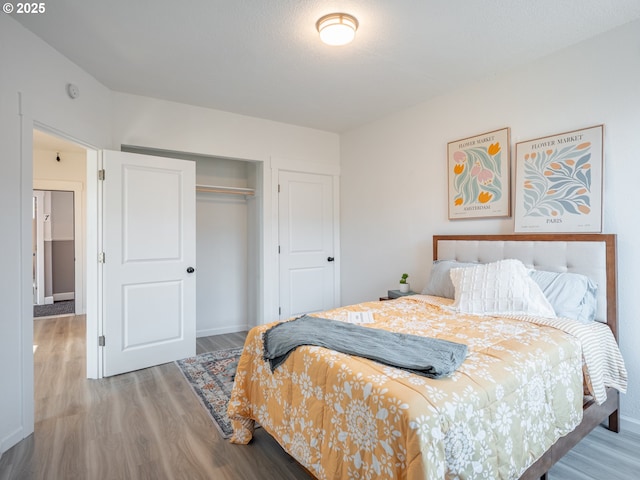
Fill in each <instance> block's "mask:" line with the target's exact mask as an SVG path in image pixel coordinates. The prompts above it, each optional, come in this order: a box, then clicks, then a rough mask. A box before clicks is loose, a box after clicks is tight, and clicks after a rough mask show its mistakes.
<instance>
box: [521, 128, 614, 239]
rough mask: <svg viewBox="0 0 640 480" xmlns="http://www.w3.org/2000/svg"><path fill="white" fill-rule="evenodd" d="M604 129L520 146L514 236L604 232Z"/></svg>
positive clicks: (573, 132) (586, 130) (566, 134)
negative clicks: (519, 234) (521, 233)
mask: <svg viewBox="0 0 640 480" xmlns="http://www.w3.org/2000/svg"><path fill="white" fill-rule="evenodd" d="M603 136H604V125H596V126H593V127H589V128H584V129H582V130H574V131H571V132H565V133H559V134H557V135H552V136H549V137H542V138H536V139H534V140H527V141H526V142H519V143H517V144H516V184H515V231H516V232H527V233H536V232H546V233H549V232H553V233H572V232H576V233H597V232H601V231H602V172H603Z"/></svg>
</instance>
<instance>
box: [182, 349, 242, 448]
mask: <svg viewBox="0 0 640 480" xmlns="http://www.w3.org/2000/svg"><path fill="white" fill-rule="evenodd" d="M241 353H242V347H239V348H230V349H227V350H216V351H215V352H209V353H201V354H200V355H196V356H195V357H190V358H185V359H184V360H177V361H176V365H178V368H180V371H181V372H182V374H183V375H184V378H186V379H187V382H189V385H191V388H192V389H193V391H194V393H195V394H196V395H197V396H198V398H199V399H200V402H201V403H202V405H204V407H205V408H206V409H207V411H208V412H209V415H210V416H211V418H212V419H213V423H214V425H215V426H216V427H218V430H219V431H220V434H221V435H222V437H223V438H229V437H231V435H232V434H233V428H232V427H231V421H230V420H229V417H227V404H228V403H229V398H230V397H231V389H232V388H233V378H234V376H235V374H236V368H237V366H238V360H239V359H240V354H241Z"/></svg>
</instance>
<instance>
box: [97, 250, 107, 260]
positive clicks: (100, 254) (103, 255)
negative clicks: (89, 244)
mask: <svg viewBox="0 0 640 480" xmlns="http://www.w3.org/2000/svg"><path fill="white" fill-rule="evenodd" d="M106 258H107V257H106V255H105V254H104V252H100V253H99V254H98V263H104V262H106Z"/></svg>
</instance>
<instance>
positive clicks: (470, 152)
mask: <svg viewBox="0 0 640 480" xmlns="http://www.w3.org/2000/svg"><path fill="white" fill-rule="evenodd" d="M509 137H510V130H509V128H503V129H501V130H495V131H493V132H487V133H483V134H481V135H476V136H475V137H469V138H463V139H462V140H456V141H454V142H449V143H448V145H447V172H448V173H447V175H448V177H449V220H457V219H464V218H479V217H508V216H509V215H510V214H511V212H510V208H509V207H510V203H511V198H510V195H509V186H510V175H511V174H510V172H509V166H510V158H509V153H510V139H509Z"/></svg>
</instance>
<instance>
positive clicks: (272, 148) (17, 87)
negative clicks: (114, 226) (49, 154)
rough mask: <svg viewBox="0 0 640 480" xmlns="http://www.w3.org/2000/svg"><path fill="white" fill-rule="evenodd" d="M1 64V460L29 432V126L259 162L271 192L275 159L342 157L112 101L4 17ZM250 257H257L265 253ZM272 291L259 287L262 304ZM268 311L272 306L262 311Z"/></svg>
mask: <svg viewBox="0 0 640 480" xmlns="http://www.w3.org/2000/svg"><path fill="white" fill-rule="evenodd" d="M61 28H63V27H62V26H61ZM0 65H2V75H0V158H1V160H0V161H1V162H2V175H1V176H0V205H4V206H5V207H3V212H2V227H3V231H4V232H5V235H3V236H2V238H0V255H1V257H0V264H1V265H2V266H3V268H2V273H1V274H0V303H1V304H2V305H3V313H2V318H1V319H0V391H1V392H2V395H0V453H1V452H3V451H5V450H7V449H8V448H9V447H11V446H12V445H13V444H15V443H16V442H18V441H19V440H20V439H22V438H23V437H25V436H26V435H28V434H30V433H31V431H32V430H33V354H32V349H31V344H32V337H33V325H32V304H31V301H32V298H31V257H30V251H31V220H30V205H31V187H32V175H33V169H32V138H31V135H32V134H31V132H32V130H33V127H34V122H35V125H36V126H37V127H38V128H40V129H42V130H45V131H47V132H48V133H55V134H58V135H61V136H63V137H66V138H68V139H71V140H75V141H76V143H80V144H82V145H85V146H91V147H96V148H99V149H101V148H112V149H119V148H120V145H121V144H130V145H142V146H147V147H151V148H160V149H162V148H164V149H169V150H176V151H184V152H192V153H203V154H206V155H213V156H223V157H224V156H226V157H232V158H240V159H248V160H256V161H260V162H262V163H263V164H264V165H265V170H264V171H262V170H261V171H260V174H259V175H258V176H257V177H259V178H260V179H261V180H262V182H263V186H265V185H266V186H267V187H268V188H271V185H270V182H271V173H270V171H269V170H270V165H269V162H270V159H271V158H272V157H277V158H280V159H290V160H291V161H293V162H300V163H301V164H305V165H327V164H329V165H333V166H337V165H339V161H340V158H339V137H338V135H336V134H333V133H328V132H322V131H318V130H313V129H308V128H303V127H297V126H292V125H285V124H281V123H277V122H272V121H268V120H262V119H257V118H250V117H244V116H241V115H235V114H231V113H227V112H220V111H214V110H210V109H204V108H199V107H193V106H189V105H180V104H176V103H171V102H163V101H158V100H153V99H149V98H143V97H137V96H132V95H125V94H113V92H111V91H110V90H108V89H107V88H106V87H104V86H103V85H102V84H100V83H99V82H98V81H96V80H95V79H94V78H93V77H91V76H90V75H89V74H87V73H86V72H84V71H83V70H82V69H80V68H79V67H77V66H76V65H75V64H73V63H72V62H70V61H69V60H68V59H66V58H65V57H63V56H62V55H60V54H59V53H58V52H56V51H55V50H53V49H52V48H51V47H50V46H48V45H47V44H46V43H44V42H43V41H42V40H40V39H39V38H38V37H36V36H35V35H33V34H32V33H30V32H29V31H28V30H26V29H25V28H23V27H22V26H21V25H20V24H19V23H17V22H16V21H15V20H13V19H12V18H11V17H10V16H8V15H1V16H0ZM68 83H75V84H76V85H78V87H79V89H80V96H79V98H77V99H75V100H71V99H70V98H69V97H68V96H67V94H66V85H67V84H68ZM112 112H113V113H112ZM112 139H113V141H112ZM257 201H258V204H259V205H261V207H262V212H261V213H264V212H266V213H267V215H266V216H263V218H262V220H261V221H262V222H263V224H261V228H262V232H261V233H262V234H264V235H265V237H266V238H267V239H272V236H273V229H271V224H272V222H273V218H272V215H271V214H272V212H273V210H272V209H271V203H272V198H271V195H268V194H267V195H265V197H264V198H260V199H257ZM88 221H89V222H90V221H92V219H88ZM254 248H255V246H254ZM251 255H253V256H254V258H255V257H260V255H262V252H260V253H256V252H251ZM261 268H263V270H264V271H262V270H261V271H260V273H261V274H264V275H266V276H270V275H271V277H269V278H275V277H273V275H274V272H275V271H276V270H275V261H274V259H273V258H272V260H271V262H270V263H268V264H265V265H264V266H262V267H261ZM267 283H268V284H269V285H270V284H271V282H267ZM269 285H262V286H261V290H262V292H263V294H264V292H265V291H266V292H267V297H268V296H269V295H268V294H269V288H270V286H269ZM260 308H263V306H262V305H261V306H260ZM269 308H271V309H273V308H274V307H273V306H272V305H268V304H267V305H264V309H269Z"/></svg>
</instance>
